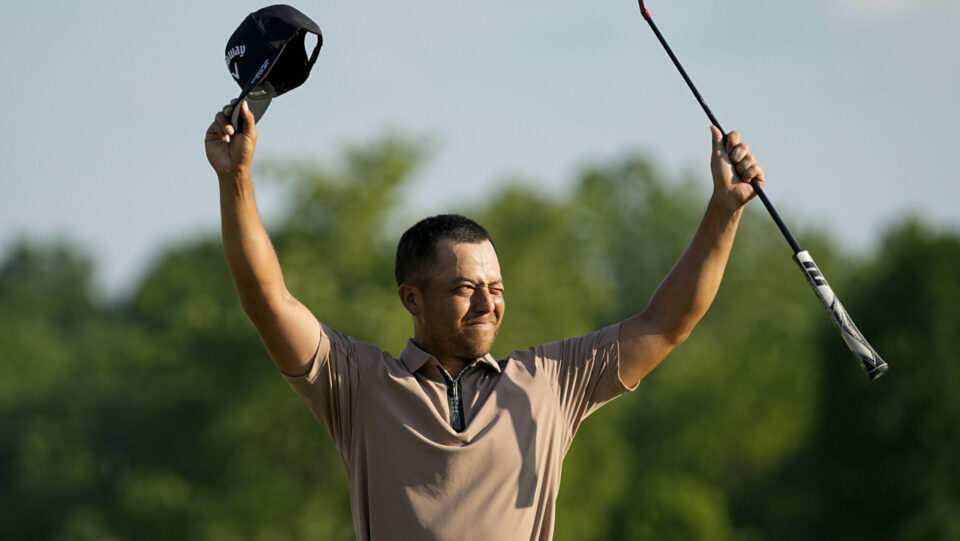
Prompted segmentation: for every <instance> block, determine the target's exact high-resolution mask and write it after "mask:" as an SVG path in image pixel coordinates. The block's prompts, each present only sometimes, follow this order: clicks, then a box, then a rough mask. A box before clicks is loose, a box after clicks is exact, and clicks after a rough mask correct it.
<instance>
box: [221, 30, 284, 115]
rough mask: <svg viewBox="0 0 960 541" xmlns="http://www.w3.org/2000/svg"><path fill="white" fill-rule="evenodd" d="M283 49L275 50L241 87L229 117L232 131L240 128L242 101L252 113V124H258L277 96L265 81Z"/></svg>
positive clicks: (271, 86) (268, 82)
mask: <svg viewBox="0 0 960 541" xmlns="http://www.w3.org/2000/svg"><path fill="white" fill-rule="evenodd" d="M285 48H286V44H284V45H283V46H282V47H280V48H279V49H277V51H276V52H274V53H273V55H272V56H271V57H270V58H268V59H267V60H266V61H264V63H263V65H262V66H261V67H260V70H259V71H258V72H257V74H256V75H254V76H253V78H252V79H250V81H248V82H247V84H246V86H244V87H243V90H241V91H240V97H238V98H237V104H236V105H235V106H234V108H233V114H232V115H230V123H231V124H233V129H235V130H238V131H239V130H240V128H241V126H240V124H241V122H240V103H241V102H243V100H247V105H248V106H249V107H250V112H252V113H253V120H254V122H259V121H260V117H262V116H263V113H264V112H266V110H267V106H269V105H270V100H272V99H273V98H274V97H275V96H276V95H277V91H276V90H275V89H274V88H273V85H272V84H270V81H267V76H268V75H270V72H271V71H272V70H273V67H274V66H275V65H276V64H277V59H278V58H280V55H281V54H282V53H283V50H284V49H285Z"/></svg>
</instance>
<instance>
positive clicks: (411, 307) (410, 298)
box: [397, 284, 423, 317]
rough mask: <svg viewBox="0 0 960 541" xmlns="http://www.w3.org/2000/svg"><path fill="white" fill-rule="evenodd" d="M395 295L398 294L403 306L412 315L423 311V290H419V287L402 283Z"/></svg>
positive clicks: (417, 314)
mask: <svg viewBox="0 0 960 541" xmlns="http://www.w3.org/2000/svg"><path fill="white" fill-rule="evenodd" d="M397 295H399V296H400V302H401V303H403V307H404V308H406V309H407V312H410V314H411V315H412V316H413V317H417V316H419V315H420V314H422V313H423V292H422V291H420V288H419V287H417V286H413V285H410V284H403V285H401V286H400V288H399V289H398V290H397Z"/></svg>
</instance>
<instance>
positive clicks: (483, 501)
mask: <svg viewBox="0 0 960 541" xmlns="http://www.w3.org/2000/svg"><path fill="white" fill-rule="evenodd" d="M322 330H323V336H322V337H321V339H320V345H319V348H318V350H317V354H316V357H315V358H314V360H313V364H312V366H311V367H310V371H309V372H308V373H307V375H305V376H303V377H290V376H286V377H287V380H288V381H289V383H290V385H291V386H292V387H293V389H294V390H295V391H296V392H297V393H298V394H299V395H300V396H302V397H303V398H304V400H306V402H307V404H308V405H309V407H310V409H311V411H312V412H313V414H314V416H315V417H316V418H317V420H319V421H320V424H322V425H323V426H324V428H326V429H327V431H328V432H329V433H330V436H331V437H332V438H333V441H334V443H335V444H336V446H337V449H338V450H339V451H340V458H341V459H342V460H343V464H344V466H345V467H346V470H347V477H348V478H349V481H350V501H351V508H352V510H353V524H354V528H355V531H356V535H357V539H361V540H367V539H372V540H376V541H380V540H391V539H398V540H421V539H424V540H426V539H449V540H457V541H461V540H462V541H470V540H482V541H491V540H496V541H511V540H518V541H519V540H543V539H551V537H552V535H553V525H554V519H555V517H554V508H555V504H556V499H557V491H558V489H559V487H560V469H561V465H562V462H563V457H564V455H566V453H567V449H569V447H570V443H571V441H572V440H573V436H574V434H575V433H576V432H577V428H578V427H579V426H580V423H581V421H583V419H584V418H586V417H587V416H588V415H590V413H592V412H593V411H595V410H596V409H597V408H599V407H600V406H601V405H603V404H604V403H606V402H608V401H610V400H611V399H613V398H615V397H617V396H618V395H620V394H621V393H623V392H624V391H627V390H630V389H628V388H627V387H626V386H624V384H623V383H622V382H621V381H620V377H619V368H618V362H619V330H620V325H619V324H617V325H612V326H610V327H606V328H604V329H601V330H599V331H597V332H594V333H591V334H588V335H586V336H582V337H579V338H570V339H566V340H562V341H559V342H554V343H551V344H546V345H542V346H537V347H532V348H530V349H527V350H522V351H521V350H517V351H514V352H513V353H511V354H510V356H508V357H507V358H506V359H503V360H501V361H497V360H495V359H494V358H493V357H492V356H490V355H487V356H486V357H483V358H481V359H477V360H476V361H475V362H474V363H473V364H471V365H470V366H469V367H468V368H465V369H464V371H465V372H464V373H463V375H462V377H461V378H460V385H461V387H462V392H461V399H462V404H463V408H462V409H463V414H464V420H463V425H464V426H463V431H462V432H458V431H456V430H455V429H454V427H453V426H452V424H453V419H452V417H451V411H450V404H451V400H450V397H449V396H448V392H449V389H450V387H449V386H448V385H447V383H446V380H445V378H444V377H443V375H442V374H441V372H440V368H439V366H440V365H439V363H438V362H437V360H436V359H434V358H433V357H432V356H431V355H430V354H429V353H427V352H425V351H423V350H421V349H420V348H419V347H417V346H416V344H414V343H413V341H412V340H411V341H409V342H408V343H407V346H406V348H404V350H403V353H402V354H401V355H400V358H399V359H396V358H394V357H393V356H391V355H390V354H389V353H387V352H385V351H383V350H381V349H380V348H378V347H377V346H374V345H371V344H367V343H363V342H359V341H356V340H354V339H352V338H350V337H348V336H346V335H343V334H341V333H339V332H337V331H335V330H333V329H331V328H329V327H327V326H325V325H324V326H322Z"/></svg>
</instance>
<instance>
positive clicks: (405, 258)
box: [394, 214, 493, 286]
mask: <svg viewBox="0 0 960 541" xmlns="http://www.w3.org/2000/svg"><path fill="white" fill-rule="evenodd" d="M442 238H446V239H450V240H452V241H454V242H469V243H480V242H483V241H485V240H486V241H490V243H491V244H493V241H492V240H491V239H490V234H489V233H487V230H486V229H484V228H483V226H482V225H480V224H478V223H477V222H475V221H473V220H471V219H470V218H467V217H466V216H461V215H459V214H440V215H437V216H431V217H429V218H424V219H422V220H420V221H419V222H417V223H416V224H414V225H413V227H411V228H410V229H407V230H406V231H405V232H404V233H403V236H401V237H400V242H399V243H398V244H397V260H396V263H395V266H394V275H395V276H396V278H397V285H398V286H399V285H403V284H421V283H422V282H423V280H425V279H426V278H427V277H428V276H429V274H430V271H431V270H432V267H433V265H434V264H435V263H436V261H437V242H438V241H439V240H440V239H442Z"/></svg>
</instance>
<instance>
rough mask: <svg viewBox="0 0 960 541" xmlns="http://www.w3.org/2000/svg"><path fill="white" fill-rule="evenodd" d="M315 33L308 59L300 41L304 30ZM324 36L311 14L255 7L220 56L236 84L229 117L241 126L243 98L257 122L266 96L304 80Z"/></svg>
mask: <svg viewBox="0 0 960 541" xmlns="http://www.w3.org/2000/svg"><path fill="white" fill-rule="evenodd" d="M308 32H309V33H312V34H316V36H317V45H316V47H314V49H313V53H312V54H311V55H310V58H307V52H306V48H305V45H304V38H305V37H306V35H307V33H308ZM321 45H323V36H322V35H321V34H320V27H319V26H317V23H315V22H313V21H311V20H310V18H309V17H307V16H306V15H304V14H303V13H301V12H300V11H298V10H297V9H296V8H293V7H291V6H288V5H284V4H277V5H275V6H269V7H265V8H263V9H260V10H257V11H254V12H253V13H251V14H250V15H247V18H245V19H244V20H243V22H242V23H240V26H238V27H237V29H236V30H235V31H234V32H233V35H232V36H230V39H229V40H228V41H227V48H226V51H225V56H224V59H225V60H226V62H227V69H229V70H230V74H231V75H233V78H234V79H235V80H236V81H237V84H238V85H240V88H242V89H243V90H241V92H240V97H239V98H237V104H238V106H237V107H234V108H233V116H232V118H231V119H230V120H231V123H232V124H233V127H234V128H236V129H240V107H239V103H240V102H241V101H242V100H244V99H246V100H247V105H248V106H249V107H250V111H251V112H252V113H253V118H254V119H255V120H260V117H261V116H263V113H264V111H266V110H267V106H268V105H270V100H272V99H273V98H274V97H275V96H279V95H280V94H283V93H284V92H287V91H288V90H292V89H294V88H296V87H298V86H300V85H302V84H303V82H304V81H306V80H307V76H308V75H310V68H312V67H313V63H314V62H316V60H317V55H318V54H320V46H321Z"/></svg>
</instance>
